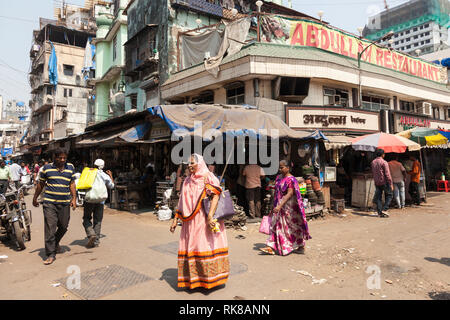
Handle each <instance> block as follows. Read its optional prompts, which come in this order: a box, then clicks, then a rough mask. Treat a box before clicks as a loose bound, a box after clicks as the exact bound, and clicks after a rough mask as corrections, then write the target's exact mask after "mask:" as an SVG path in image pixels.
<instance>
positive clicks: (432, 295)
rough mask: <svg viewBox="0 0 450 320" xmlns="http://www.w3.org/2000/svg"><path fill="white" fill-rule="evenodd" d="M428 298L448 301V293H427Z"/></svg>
mask: <svg viewBox="0 0 450 320" xmlns="http://www.w3.org/2000/svg"><path fill="white" fill-rule="evenodd" d="M428 296H429V297H430V298H431V299H433V300H450V292H428Z"/></svg>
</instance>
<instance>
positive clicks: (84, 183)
mask: <svg viewBox="0 0 450 320" xmlns="http://www.w3.org/2000/svg"><path fill="white" fill-rule="evenodd" d="M97 171H98V169H94V168H88V167H86V168H84V169H83V172H82V173H81V177H80V180H78V183H77V190H80V189H81V190H83V189H90V188H92V185H93V184H94V181H95V177H96V176H97Z"/></svg>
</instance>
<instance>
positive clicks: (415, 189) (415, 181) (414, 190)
mask: <svg viewBox="0 0 450 320" xmlns="http://www.w3.org/2000/svg"><path fill="white" fill-rule="evenodd" d="M409 160H411V161H412V162H413V165H412V168H411V171H408V174H409V175H410V176H411V182H410V183H409V194H410V195H411V198H412V200H413V206H414V205H417V206H420V193H419V183H420V162H419V161H417V159H416V157H414V156H410V157H409Z"/></svg>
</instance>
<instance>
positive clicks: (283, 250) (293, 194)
mask: <svg viewBox="0 0 450 320" xmlns="http://www.w3.org/2000/svg"><path fill="white" fill-rule="evenodd" d="M280 173H281V174H280V175H279V176H278V177H277V180H276V185H275V187H276V189H275V198H274V203H273V205H274V208H273V210H272V212H271V217H272V223H271V226H270V234H269V238H268V239H267V241H266V244H267V247H265V248H261V249H260V250H261V251H263V252H264V253H267V254H272V255H274V254H275V253H278V254H279V255H282V256H285V255H288V254H290V253H291V252H293V251H295V252H297V253H304V252H305V240H308V239H311V236H310V235H309V230H308V223H307V222H306V216H305V209H304V207H303V200H302V196H301V194H300V189H299V186H298V182H297V179H295V177H294V176H293V175H291V173H290V168H289V166H288V163H287V161H285V160H281V161H280Z"/></svg>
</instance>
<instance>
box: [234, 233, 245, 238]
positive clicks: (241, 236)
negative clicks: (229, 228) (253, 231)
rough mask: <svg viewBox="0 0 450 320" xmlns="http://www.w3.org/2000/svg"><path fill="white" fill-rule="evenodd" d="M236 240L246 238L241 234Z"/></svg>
mask: <svg viewBox="0 0 450 320" xmlns="http://www.w3.org/2000/svg"><path fill="white" fill-rule="evenodd" d="M236 239H245V236H243V235H242V234H240V235H237V236H236Z"/></svg>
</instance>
